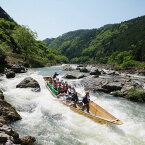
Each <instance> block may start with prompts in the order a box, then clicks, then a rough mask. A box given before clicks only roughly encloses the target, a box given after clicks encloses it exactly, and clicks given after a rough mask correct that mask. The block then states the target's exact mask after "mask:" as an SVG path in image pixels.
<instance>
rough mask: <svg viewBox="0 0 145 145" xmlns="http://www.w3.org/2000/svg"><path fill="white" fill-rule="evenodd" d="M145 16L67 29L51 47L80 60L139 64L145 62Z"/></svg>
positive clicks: (123, 65)
mask: <svg viewBox="0 0 145 145" xmlns="http://www.w3.org/2000/svg"><path fill="white" fill-rule="evenodd" d="M144 24H145V16H142V17H138V18H135V19H132V20H129V21H125V22H122V23H120V24H112V25H105V26H103V27H101V28H99V29H92V30H77V31H72V32H68V33H66V34H64V35H62V36H59V37H58V38H56V39H54V40H53V41H52V42H50V41H49V45H48V46H49V47H50V48H52V49H56V50H60V51H61V53H62V54H63V55H65V56H67V57H68V58H69V59H71V62H77V63H81V59H80V57H89V58H88V59H89V60H88V59H86V62H95V63H110V64H112V65H120V66H121V67H124V68H126V67H132V66H133V67H134V66H140V64H139V63H138V61H141V62H143V61H145V39H144V38H145V37H144V34H145V25H144Z"/></svg>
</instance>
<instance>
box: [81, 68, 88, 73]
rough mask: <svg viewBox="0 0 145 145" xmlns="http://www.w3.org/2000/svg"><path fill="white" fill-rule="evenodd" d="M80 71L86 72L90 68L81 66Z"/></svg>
mask: <svg viewBox="0 0 145 145" xmlns="http://www.w3.org/2000/svg"><path fill="white" fill-rule="evenodd" d="M80 72H84V73H88V72H90V70H89V69H87V68H86V67H83V68H80Z"/></svg>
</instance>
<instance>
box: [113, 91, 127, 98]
mask: <svg viewBox="0 0 145 145" xmlns="http://www.w3.org/2000/svg"><path fill="white" fill-rule="evenodd" d="M111 95H114V96H116V97H123V96H124V95H125V94H124V93H123V92H121V91H119V90H118V91H114V92H112V93H111Z"/></svg>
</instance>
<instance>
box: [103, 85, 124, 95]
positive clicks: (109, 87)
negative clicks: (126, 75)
mask: <svg viewBox="0 0 145 145" xmlns="http://www.w3.org/2000/svg"><path fill="white" fill-rule="evenodd" d="M122 87H123V84H122V83H121V82H110V83H106V84H104V85H102V88H103V89H105V90H106V91H107V92H109V93H110V92H112V91H117V90H121V89H122Z"/></svg>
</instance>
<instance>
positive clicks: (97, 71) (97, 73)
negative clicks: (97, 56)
mask: <svg viewBox="0 0 145 145" xmlns="http://www.w3.org/2000/svg"><path fill="white" fill-rule="evenodd" d="M90 75H95V76H99V75H101V71H100V70H98V69H97V68H93V69H91V71H90Z"/></svg>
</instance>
